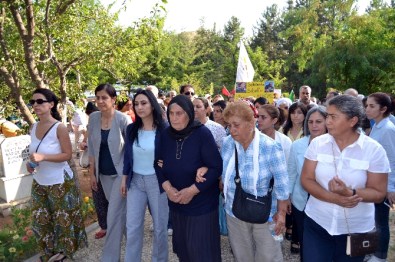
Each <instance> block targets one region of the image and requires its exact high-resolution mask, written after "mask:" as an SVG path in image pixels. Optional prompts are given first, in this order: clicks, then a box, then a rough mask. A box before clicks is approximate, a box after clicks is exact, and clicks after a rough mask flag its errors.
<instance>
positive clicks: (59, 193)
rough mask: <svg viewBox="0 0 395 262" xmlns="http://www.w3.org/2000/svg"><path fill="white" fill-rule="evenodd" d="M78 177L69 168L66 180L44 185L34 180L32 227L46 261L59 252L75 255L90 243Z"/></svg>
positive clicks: (70, 255) (43, 259)
mask: <svg viewBox="0 0 395 262" xmlns="http://www.w3.org/2000/svg"><path fill="white" fill-rule="evenodd" d="M75 179H77V178H75V177H73V178H72V177H70V176H69V175H68V174H67V173H66V172H65V174H64V183H62V184H56V185H51V186H43V185H39V184H38V183H37V182H36V181H34V180H33V185H32V217H33V219H32V220H33V222H32V229H33V232H34V234H35V236H36V240H37V244H38V247H39V250H40V252H41V254H42V257H41V259H42V261H47V260H48V259H49V258H50V257H51V256H52V255H54V254H57V253H59V252H63V254H64V255H66V256H69V257H72V255H73V253H75V252H76V251H77V250H78V248H79V247H83V246H87V244H88V242H87V236H86V232H85V227H84V220H83V216H82V212H81V204H82V201H81V197H80V192H79V190H78V187H77V186H76V182H75Z"/></svg>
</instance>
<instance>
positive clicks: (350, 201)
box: [333, 194, 362, 208]
mask: <svg viewBox="0 0 395 262" xmlns="http://www.w3.org/2000/svg"><path fill="white" fill-rule="evenodd" d="M359 202H362V197H360V196H358V194H356V195H353V196H348V197H346V196H342V195H339V194H336V195H335V199H334V201H333V203H334V204H336V205H339V206H341V207H346V208H353V207H355V206H357V205H358V204H359Z"/></svg>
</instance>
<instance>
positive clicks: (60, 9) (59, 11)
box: [56, 0, 75, 15]
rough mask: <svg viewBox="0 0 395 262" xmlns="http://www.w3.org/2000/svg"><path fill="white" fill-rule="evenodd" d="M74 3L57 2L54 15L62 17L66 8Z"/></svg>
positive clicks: (72, 0) (71, 1)
mask: <svg viewBox="0 0 395 262" xmlns="http://www.w3.org/2000/svg"><path fill="white" fill-rule="evenodd" d="M74 3H75V0H68V1H67V0H65V1H59V5H58V7H57V8H56V13H57V14H59V15H62V14H63V13H64V12H66V10H67V8H68V7H69V6H70V5H72V4H74Z"/></svg>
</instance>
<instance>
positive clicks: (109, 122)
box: [101, 117, 112, 129]
mask: <svg viewBox="0 0 395 262" xmlns="http://www.w3.org/2000/svg"><path fill="white" fill-rule="evenodd" d="M111 120H112V118H110V119H105V118H104V117H102V118H101V121H102V124H103V127H104V128H106V129H108V128H109V126H110V124H111Z"/></svg>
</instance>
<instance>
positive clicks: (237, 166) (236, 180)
mask: <svg viewBox="0 0 395 262" xmlns="http://www.w3.org/2000/svg"><path fill="white" fill-rule="evenodd" d="M235 162H236V164H235V168H236V176H235V183H236V185H237V183H239V182H240V175H239V157H238V154H237V148H236V144H235ZM273 185H274V179H273V177H272V178H271V179H270V185H269V189H268V191H267V192H268V193H271V192H272V190H273Z"/></svg>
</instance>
